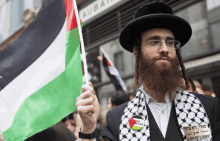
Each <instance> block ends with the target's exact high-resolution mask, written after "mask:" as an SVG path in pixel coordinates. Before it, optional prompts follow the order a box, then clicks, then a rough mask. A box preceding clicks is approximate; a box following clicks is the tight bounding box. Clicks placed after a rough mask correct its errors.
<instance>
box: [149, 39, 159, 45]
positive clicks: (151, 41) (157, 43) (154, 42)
mask: <svg viewBox="0 0 220 141" xmlns="http://www.w3.org/2000/svg"><path fill="white" fill-rule="evenodd" d="M149 43H150V45H152V46H157V45H159V44H160V40H149Z"/></svg>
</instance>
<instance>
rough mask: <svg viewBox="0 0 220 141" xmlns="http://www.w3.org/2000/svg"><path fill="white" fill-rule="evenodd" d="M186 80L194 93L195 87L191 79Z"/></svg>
mask: <svg viewBox="0 0 220 141" xmlns="http://www.w3.org/2000/svg"><path fill="white" fill-rule="evenodd" d="M188 79H189V83H190V84H191V86H192V89H193V92H195V91H196V86H195V84H194V83H193V81H192V79H190V78H188Z"/></svg>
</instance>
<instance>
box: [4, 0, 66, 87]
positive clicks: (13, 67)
mask: <svg viewBox="0 0 220 141" xmlns="http://www.w3.org/2000/svg"><path fill="white" fill-rule="evenodd" d="M65 19H66V13H65V5H64V0H54V1H53V2H51V3H50V4H49V5H47V6H45V7H42V8H41V10H40V11H39V13H38V15H37V16H36V17H35V19H34V20H33V21H32V23H31V24H30V25H29V26H28V27H27V29H26V30H25V31H24V32H23V33H22V34H21V36H20V37H19V38H18V39H17V40H15V41H14V42H13V43H11V44H9V45H8V46H7V47H6V48H5V49H4V50H3V51H2V52H0V76H1V79H0V90H2V89H3V88H4V87H5V86H7V85H8V84H9V83H10V82H11V81H12V80H13V79H15V78H16V77H17V76H18V75H19V74H21V73H22V72H23V71H24V70H25V69H27V68H28V67H29V66H30V65H31V64H32V63H33V62H35V60H37V59H38V58H39V57H40V56H41V55H42V54H43V53H44V51H45V50H46V49H47V48H48V47H49V46H50V44H51V43H52V42H53V41H54V40H55V38H56V37H57V35H58V34H59V32H60V31H61V29H62V27H63V25H64V22H65ZM21 83H22V82H21Z"/></svg>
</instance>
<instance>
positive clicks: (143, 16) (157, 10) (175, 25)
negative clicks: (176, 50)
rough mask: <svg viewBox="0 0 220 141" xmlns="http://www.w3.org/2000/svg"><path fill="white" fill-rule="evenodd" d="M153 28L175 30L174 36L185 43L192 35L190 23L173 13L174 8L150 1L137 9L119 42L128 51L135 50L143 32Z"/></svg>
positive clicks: (122, 32)
mask: <svg viewBox="0 0 220 141" xmlns="http://www.w3.org/2000/svg"><path fill="white" fill-rule="evenodd" d="M153 28H165V29H169V30H171V31H172V32H173V34H174V37H175V39H176V40H178V41H179V42H180V43H181V46H180V47H182V46H183V45H185V44H186V43H187V42H188V41H189V39H190V37H191V35H192V28H191V26H190V24H189V23H188V22H187V21H186V20H184V19H182V18H180V17H178V16H175V15H173V10H172V9H171V8H170V7H169V6H168V5H166V4H164V3H162V2H150V3H147V4H145V5H143V6H141V7H140V8H138V9H137V11H136V12H135V14H134V16H133V20H132V21H131V22H129V23H128V24H127V25H126V26H125V27H124V28H123V29H122V31H121V34H120V37H119V42H120V44H121V46H122V47H123V48H124V49H126V50H127V51H130V52H133V47H134V43H135V40H136V39H137V37H138V36H140V35H141V34H142V33H143V32H145V31H146V30H149V29H153Z"/></svg>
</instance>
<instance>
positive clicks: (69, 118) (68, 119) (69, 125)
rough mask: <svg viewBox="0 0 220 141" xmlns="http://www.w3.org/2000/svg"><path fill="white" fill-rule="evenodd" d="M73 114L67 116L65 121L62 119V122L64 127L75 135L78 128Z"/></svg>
mask: <svg viewBox="0 0 220 141" xmlns="http://www.w3.org/2000/svg"><path fill="white" fill-rule="evenodd" d="M73 117H74V116H73V113H71V114H69V115H68V116H66V117H65V118H64V119H62V122H63V123H64V125H65V126H66V127H67V128H68V129H69V130H70V131H71V132H72V133H73V134H74V133H75V128H76V121H75V120H74V118H73Z"/></svg>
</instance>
